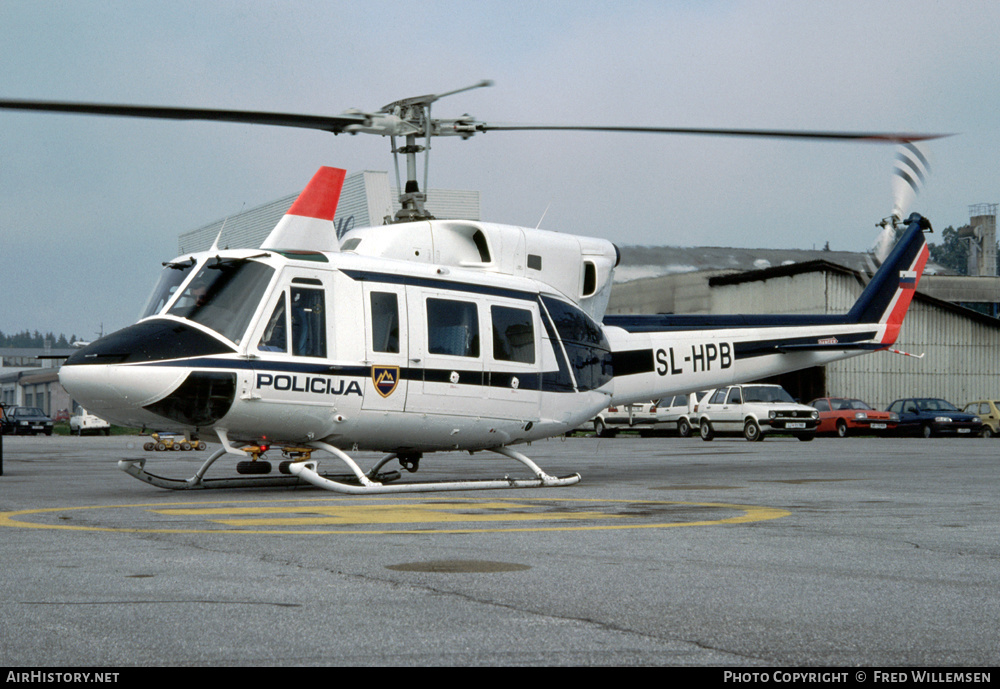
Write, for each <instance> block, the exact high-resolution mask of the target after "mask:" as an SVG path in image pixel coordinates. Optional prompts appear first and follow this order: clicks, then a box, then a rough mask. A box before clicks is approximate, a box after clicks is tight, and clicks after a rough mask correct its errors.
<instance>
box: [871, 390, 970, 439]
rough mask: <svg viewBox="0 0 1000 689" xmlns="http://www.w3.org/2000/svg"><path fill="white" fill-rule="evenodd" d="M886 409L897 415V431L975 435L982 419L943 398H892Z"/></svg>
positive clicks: (927, 434)
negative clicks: (892, 400)
mask: <svg viewBox="0 0 1000 689" xmlns="http://www.w3.org/2000/svg"><path fill="white" fill-rule="evenodd" d="M888 411H891V412H896V414H898V415H899V423H898V424H897V425H896V429H897V431H898V432H899V433H901V434H908V435H922V436H923V437H925V438H930V437H932V436H935V435H979V433H980V432H981V431H982V429H983V422H982V420H981V419H980V418H979V417H978V416H977V415H975V414H967V413H965V412H963V411H959V409H958V407H956V406H955V405H954V404H952V403H951V402H949V401H947V400H942V399H937V398H934V397H911V398H907V399H901V400H896V401H895V402H893V403H892V404H890V405H889V409H888Z"/></svg>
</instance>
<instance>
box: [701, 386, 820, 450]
mask: <svg viewBox="0 0 1000 689" xmlns="http://www.w3.org/2000/svg"><path fill="white" fill-rule="evenodd" d="M699 407H700V408H699V411H698V413H697V414H696V415H695V418H696V419H697V421H698V431H699V433H700V434H701V439H702V440H712V439H713V438H714V437H715V436H716V434H724V433H725V434H737V433H742V434H743V437H744V438H746V439H747V440H750V441H758V440H763V439H764V436H765V435H769V434H772V433H791V434H792V435H794V436H795V437H796V438H798V439H799V440H812V439H813V438H814V437H815V436H816V425H817V424H818V423H819V412H818V411H816V410H815V409H813V408H812V407H808V406H806V405H804V404H799V403H798V402H796V401H795V400H793V399H792V397H791V395H789V394H788V393H787V392H785V389H784V388H783V387H781V386H780V385H763V384H758V383H754V384H751V385H730V386H729V387H725V388H719V389H718V390H715V391H714V392H712V393H711V394H710V396H709V397H708V399H707V400H706V401H705V402H704V403H703V404H701V405H699Z"/></svg>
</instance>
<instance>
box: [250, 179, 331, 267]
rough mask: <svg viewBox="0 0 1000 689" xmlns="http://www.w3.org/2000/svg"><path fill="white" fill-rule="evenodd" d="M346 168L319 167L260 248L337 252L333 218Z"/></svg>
mask: <svg viewBox="0 0 1000 689" xmlns="http://www.w3.org/2000/svg"><path fill="white" fill-rule="evenodd" d="M346 174H347V173H346V171H345V170H341V169H339V168H335V167H321V168H320V169H319V170H318V171H317V172H316V174H315V175H313V178H312V179H311V180H309V184H308V185H306V188H305V189H303V190H302V193H301V194H299V197H298V198H297V199H295V203H293V204H292V207H291V208H289V209H288V212H287V213H285V216H284V217H283V218H282V219H281V220H280V221H278V224H277V225H275V227H274V229H273V230H271V234H269V235H268V236H267V239H265V240H264V243H263V244H261V245H260V246H261V248H262V249H284V250H288V251H339V250H340V245H339V243H338V242H337V231H336V228H335V227H334V224H333V217H334V215H335V214H336V212H337V202H338V201H339V200H340V190H341V189H342V188H343V186H344V176H345V175H346Z"/></svg>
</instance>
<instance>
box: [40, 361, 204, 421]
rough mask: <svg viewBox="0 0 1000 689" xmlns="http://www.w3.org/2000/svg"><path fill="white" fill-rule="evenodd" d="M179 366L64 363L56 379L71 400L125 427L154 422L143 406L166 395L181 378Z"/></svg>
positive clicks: (181, 373) (183, 372) (183, 375)
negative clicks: (172, 367)
mask: <svg viewBox="0 0 1000 689" xmlns="http://www.w3.org/2000/svg"><path fill="white" fill-rule="evenodd" d="M184 377H185V371H183V370H180V369H171V368H162V367H147V366H134V365H133V366H129V365H124V364H92V365H89V366H82V365H64V366H63V367H62V368H61V369H60V370H59V382H60V383H62V386H63V387H64V388H66V391H67V392H69V394H70V395H71V396H72V397H73V399H74V400H76V401H77V402H79V403H80V405H82V406H83V407H85V408H86V409H87V410H88V411H90V412H91V413H93V414H96V415H97V416H100V417H101V418H103V419H106V420H107V421H113V422H114V423H117V424H121V425H124V426H145V425H150V424H155V422H156V417H155V416H154V415H153V414H150V412H148V411H146V410H145V409H144V407H145V406H146V405H148V404H151V403H153V402H155V401H156V400H158V399H161V398H163V397H164V396H166V395H169V394H170V392H172V391H173V390H175V389H176V388H177V387H178V386H179V385H180V384H181V382H182V381H183V380H184Z"/></svg>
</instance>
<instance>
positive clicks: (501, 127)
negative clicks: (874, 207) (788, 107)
mask: <svg viewBox="0 0 1000 689" xmlns="http://www.w3.org/2000/svg"><path fill="white" fill-rule="evenodd" d="M476 131H480V132H491V131H497V132H501V131H507V132H509V131H568V132H574V131H575V132H634V133H641V134H702V135H710V136H743V137H761V138H771V139H828V140H835V141H874V142H879V143H906V142H909V141H927V140H930V139H939V138H941V137H945V136H951V134H917V133H898V132H822V131H795V130H784V129H703V128H689V127H616V126H602V125H595V126H591V125H562V124H487V123H485V122H481V123H477V124H476Z"/></svg>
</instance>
